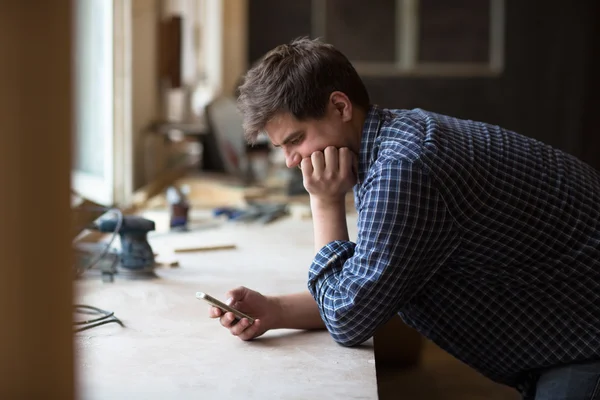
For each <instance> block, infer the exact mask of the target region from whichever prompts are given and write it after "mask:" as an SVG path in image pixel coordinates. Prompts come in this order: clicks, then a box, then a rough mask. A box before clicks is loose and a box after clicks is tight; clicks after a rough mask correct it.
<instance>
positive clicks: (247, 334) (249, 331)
mask: <svg viewBox="0 0 600 400" xmlns="http://www.w3.org/2000/svg"><path fill="white" fill-rule="evenodd" d="M261 326H262V321H261V320H260V319H255V320H254V323H253V324H252V325H250V326H249V327H248V328H246V329H244V331H243V332H242V333H241V334H239V335H238V337H239V338H240V339H242V340H250V339H253V338H255V337H256V336H257V335H258V332H259V331H260V329H261Z"/></svg>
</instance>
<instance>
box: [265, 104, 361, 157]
mask: <svg viewBox="0 0 600 400" xmlns="http://www.w3.org/2000/svg"><path fill="white" fill-rule="evenodd" d="M344 112H345V111H344V110H340V109H339V108H336V107H335V106H334V105H333V104H330V105H329V106H328V108H327V111H326V113H325V116H324V117H323V118H321V119H318V120H315V119H310V120H306V121H298V120H297V119H296V118H295V117H294V116H293V115H291V114H289V113H282V114H278V115H276V116H275V117H274V118H273V119H271V120H270V121H269V122H268V123H267V125H266V126H265V130H266V133H267V135H268V136H269V139H270V140H271V142H272V143H273V145H274V146H275V147H281V149H282V150H283V153H284V154H285V159H286V164H287V166H288V168H293V167H297V166H298V165H300V163H301V162H302V159H304V158H309V157H310V156H311V154H312V153H314V152H316V151H323V150H325V148H326V147H328V146H334V147H337V148H341V147H350V138H351V133H350V129H351V126H350V124H348V123H347V116H345V115H344Z"/></svg>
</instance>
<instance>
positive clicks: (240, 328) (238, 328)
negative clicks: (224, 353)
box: [229, 318, 250, 336]
mask: <svg viewBox="0 0 600 400" xmlns="http://www.w3.org/2000/svg"><path fill="white" fill-rule="evenodd" d="M249 326H250V321H248V318H242V319H241V320H240V321H239V322H238V323H237V324H235V325H233V327H232V328H230V329H229V331H230V332H231V334H232V335H233V336H238V335H241V334H242V333H243V332H244V330H246V328H248V327H249Z"/></svg>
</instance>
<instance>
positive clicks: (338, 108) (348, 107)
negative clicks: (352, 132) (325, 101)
mask: <svg viewBox="0 0 600 400" xmlns="http://www.w3.org/2000/svg"><path fill="white" fill-rule="evenodd" d="M329 103H330V104H331V105H332V106H333V108H334V110H335V112H336V113H338V114H339V115H340V116H341V117H342V121H343V122H348V121H351V120H352V102H351V101H350V99H349V98H348V96H346V93H344V92H339V91H336V92H333V93H331V95H330V96H329Z"/></svg>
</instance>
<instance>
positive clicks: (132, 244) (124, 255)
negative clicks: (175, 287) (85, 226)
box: [93, 215, 157, 281]
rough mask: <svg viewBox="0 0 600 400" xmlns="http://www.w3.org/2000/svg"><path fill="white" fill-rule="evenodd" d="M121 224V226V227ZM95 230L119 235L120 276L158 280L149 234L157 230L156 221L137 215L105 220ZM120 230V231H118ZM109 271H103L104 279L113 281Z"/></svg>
mask: <svg viewBox="0 0 600 400" xmlns="http://www.w3.org/2000/svg"><path fill="white" fill-rule="evenodd" d="M119 223H120V226H119ZM93 227H94V228H95V229H97V230H99V231H100V232H103V233H115V231H116V233H118V234H119V238H120V239H121V252H120V253H119V254H118V257H119V261H118V263H117V268H116V271H112V273H113V274H114V273H117V274H118V275H119V276H122V277H124V278H132V279H147V278H156V277H157V275H156V273H155V272H154V268H155V262H154V252H153V251H152V247H150V243H148V232H150V231H153V230H155V229H156V227H155V224H154V221H151V220H149V219H146V218H142V217H139V216H135V215H126V216H122V217H121V218H119V217H114V218H103V219H100V220H98V221H96V222H95V223H94V226H93ZM117 229H118V231H117ZM107 274H108V275H111V273H110V272H108V271H104V270H103V271H102V279H103V280H105V281H106V280H110V281H112V276H106V275H107Z"/></svg>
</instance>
